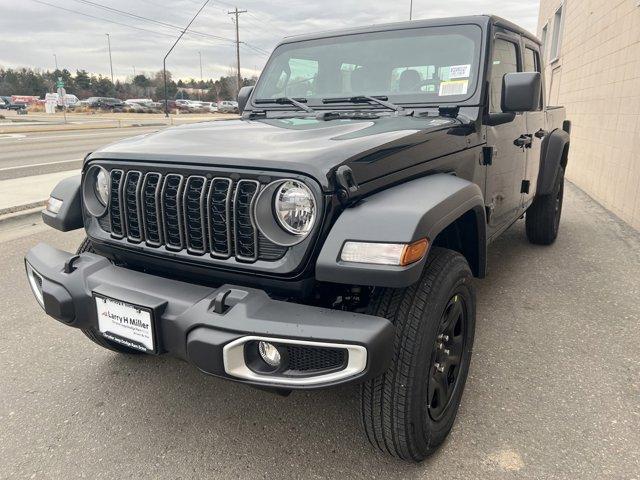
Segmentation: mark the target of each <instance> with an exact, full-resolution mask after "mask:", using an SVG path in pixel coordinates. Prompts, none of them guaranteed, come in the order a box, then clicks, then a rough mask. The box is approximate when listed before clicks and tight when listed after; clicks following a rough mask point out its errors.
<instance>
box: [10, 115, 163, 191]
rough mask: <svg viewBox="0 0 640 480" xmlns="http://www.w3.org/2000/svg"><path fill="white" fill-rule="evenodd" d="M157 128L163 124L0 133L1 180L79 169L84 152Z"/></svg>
mask: <svg viewBox="0 0 640 480" xmlns="http://www.w3.org/2000/svg"><path fill="white" fill-rule="evenodd" d="M160 128H164V126H162V127H159V126H155V127H123V128H107V129H105V128H102V129H94V130H93V129H92V130H75V131H74V130H72V131H64V130H63V131H55V132H30V133H8V134H0V180H9V179H12V178H20V177H26V176H32V175H43V174H47V173H54V172H61V171H66V170H75V169H79V168H80V167H81V166H82V159H83V158H84V157H85V155H86V154H87V153H89V152H91V151H93V150H96V149H97V148H99V147H102V146H104V145H107V144H109V143H112V142H115V141H117V140H121V139H123V138H128V137H132V136H134V135H142V134H145V133H150V132H154V131H157V130H158V129H160Z"/></svg>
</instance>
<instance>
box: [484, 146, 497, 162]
mask: <svg viewBox="0 0 640 480" xmlns="http://www.w3.org/2000/svg"><path fill="white" fill-rule="evenodd" d="M495 154H496V150H495V148H493V147H482V165H491V164H493V157H494V156H495Z"/></svg>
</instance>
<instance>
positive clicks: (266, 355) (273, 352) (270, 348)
mask: <svg viewBox="0 0 640 480" xmlns="http://www.w3.org/2000/svg"><path fill="white" fill-rule="evenodd" d="M258 351H259V352H260V356H261V357H262V360H264V361H265V363H266V364H267V365H269V366H271V367H279V366H280V362H281V361H282V357H281V356H280V352H279V351H278V347H276V346H275V345H274V344H273V343H269V342H262V341H261V342H258Z"/></svg>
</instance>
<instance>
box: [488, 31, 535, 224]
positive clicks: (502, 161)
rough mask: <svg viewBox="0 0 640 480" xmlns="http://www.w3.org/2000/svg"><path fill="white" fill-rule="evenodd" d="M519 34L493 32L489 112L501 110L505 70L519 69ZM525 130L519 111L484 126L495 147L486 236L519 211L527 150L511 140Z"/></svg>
mask: <svg viewBox="0 0 640 480" xmlns="http://www.w3.org/2000/svg"><path fill="white" fill-rule="evenodd" d="M520 45H521V40H520V36H519V35H516V34H515V33H512V32H509V31H507V30H502V31H499V32H497V33H496V34H495V38H494V41H493V48H492V61H491V65H490V69H491V72H490V75H489V82H490V85H489V86H490V99H489V113H500V112H502V109H501V105H500V104H501V99H502V79H503V77H504V76H505V74H507V73H513V72H520V71H522V61H521V55H520V50H521V46H520ZM526 130H527V125H526V118H525V116H524V115H523V114H521V113H518V114H516V116H515V119H514V120H513V121H512V122H509V123H504V124H502V125H497V126H487V145H488V146H490V147H493V148H494V156H493V160H492V163H491V165H489V166H488V167H487V181H486V187H485V199H486V200H485V201H486V202H487V209H488V211H489V225H488V227H489V236H493V235H494V234H496V233H498V232H500V231H501V230H502V229H504V228H506V227H507V226H508V225H510V224H511V223H512V222H514V221H515V220H516V219H517V218H518V217H519V216H520V215H521V211H522V193H521V187H522V179H523V178H524V175H525V167H526V157H527V155H526V153H525V151H524V149H523V148H521V147H518V146H516V145H515V144H514V141H515V140H516V139H517V138H518V137H520V136H521V135H522V134H524V133H525V132H526Z"/></svg>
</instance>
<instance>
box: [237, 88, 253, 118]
mask: <svg viewBox="0 0 640 480" xmlns="http://www.w3.org/2000/svg"><path fill="white" fill-rule="evenodd" d="M251 92H253V86H250V87H242V88H241V89H240V91H239V92H238V113H242V112H243V111H244V107H245V106H246V105H247V102H248V101H249V97H250V96H251Z"/></svg>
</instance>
